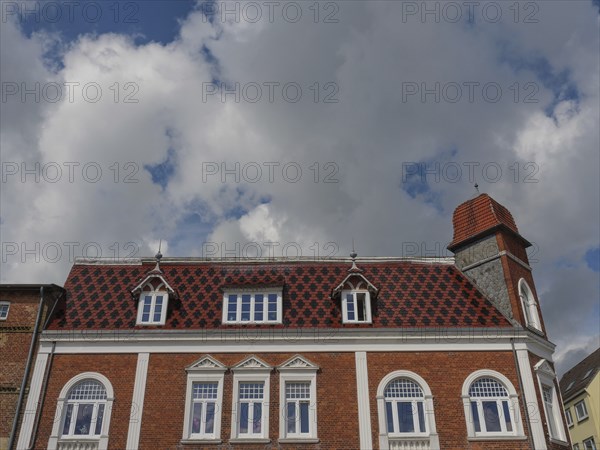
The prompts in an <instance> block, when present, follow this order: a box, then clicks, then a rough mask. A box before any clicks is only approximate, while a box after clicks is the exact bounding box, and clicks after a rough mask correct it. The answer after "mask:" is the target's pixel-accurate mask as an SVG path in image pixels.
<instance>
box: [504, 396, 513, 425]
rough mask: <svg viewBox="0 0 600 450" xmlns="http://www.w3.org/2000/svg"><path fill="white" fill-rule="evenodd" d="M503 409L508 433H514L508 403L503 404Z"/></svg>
mask: <svg viewBox="0 0 600 450" xmlns="http://www.w3.org/2000/svg"><path fill="white" fill-rule="evenodd" d="M502 409H503V412H504V423H506V431H512V430H513V427H512V422H511V421H510V410H509V408H508V402H506V401H504V402H502Z"/></svg>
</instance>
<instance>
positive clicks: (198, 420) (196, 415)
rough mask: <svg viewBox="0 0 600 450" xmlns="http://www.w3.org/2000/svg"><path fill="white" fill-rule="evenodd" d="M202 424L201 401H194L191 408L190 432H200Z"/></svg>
mask: <svg viewBox="0 0 600 450" xmlns="http://www.w3.org/2000/svg"><path fill="white" fill-rule="evenodd" d="M200 425H202V403H194V406H193V409H192V433H200Z"/></svg>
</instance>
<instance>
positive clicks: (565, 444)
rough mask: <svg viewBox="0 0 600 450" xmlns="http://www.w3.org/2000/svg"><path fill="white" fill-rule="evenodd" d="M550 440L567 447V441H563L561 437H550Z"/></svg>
mask: <svg viewBox="0 0 600 450" xmlns="http://www.w3.org/2000/svg"><path fill="white" fill-rule="evenodd" d="M550 442H552V443H553V444H557V445H562V446H563V447H568V446H569V443H568V442H567V441H563V440H561V439H556V438H550Z"/></svg>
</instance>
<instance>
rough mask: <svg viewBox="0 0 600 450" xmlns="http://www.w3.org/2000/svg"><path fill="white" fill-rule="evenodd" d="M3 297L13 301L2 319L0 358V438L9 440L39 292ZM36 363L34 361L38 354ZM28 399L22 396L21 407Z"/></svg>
mask: <svg viewBox="0 0 600 450" xmlns="http://www.w3.org/2000/svg"><path fill="white" fill-rule="evenodd" d="M0 300H1V301H8V302H10V308H9V311H8V317H7V318H6V320H3V321H0V361H2V363H1V364H2V370H0V388H2V391H3V392H2V393H0V438H6V439H8V437H9V435H10V431H11V429H12V424H13V420H14V417H15V412H16V409H17V400H18V398H19V389H20V388H21V382H22V381H23V375H24V374H25V365H26V363H27V355H28V354H29V346H30V345H31V338H32V336H33V328H34V326H35V319H36V317H37V312H38V306H39V301H40V294H39V291H35V290H32V291H18V292H17V291H13V292H6V291H3V292H0ZM45 311H47V307H46V308H45ZM42 325H43V323H42ZM33 363H35V355H34V360H33V361H32V364H33ZM32 370H33V366H32ZM30 377H31V374H30ZM26 393H27V388H26ZM26 402H27V395H25V396H24V398H23V409H22V410H24V409H25V404H26ZM21 417H22V415H21ZM17 437H18V429H17Z"/></svg>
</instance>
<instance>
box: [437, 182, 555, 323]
mask: <svg viewBox="0 0 600 450" xmlns="http://www.w3.org/2000/svg"><path fill="white" fill-rule="evenodd" d="M452 224H453V226H454V237H453V239H452V242H451V243H450V245H449V246H448V250H450V251H451V252H453V253H454V256H455V264H456V266H457V267H458V269H460V270H461V271H462V272H463V273H464V274H465V275H466V276H467V277H468V278H469V279H471V280H472V281H473V283H474V284H476V285H477V287H479V289H480V290H481V291H482V292H483V293H485V294H486V296H487V297H488V298H489V299H490V301H491V302H492V303H493V304H494V305H495V306H496V307H497V308H498V309H499V310H500V311H501V312H502V313H503V314H504V315H505V316H506V317H507V318H509V319H510V320H511V321H512V322H513V323H519V324H521V325H522V326H523V327H529V328H531V329H532V330H534V331H536V332H538V333H541V334H543V324H542V321H541V314H540V312H539V303H538V301H537V294H536V293H535V286H534V283H533V277H532V274H531V267H530V266H529V260H528V258H527V251H526V249H527V248H528V247H530V246H531V243H529V241H527V240H526V239H525V238H523V236H521V235H520V234H519V230H518V228H517V225H516V223H515V220H514V219H513V216H512V214H511V213H510V211H509V210H508V209H506V208H505V207H504V206H502V205H501V204H500V203H498V202H497V201H496V200H494V199H493V198H491V197H490V196H489V195H488V194H479V195H478V196H477V197H475V198H473V199H471V200H468V201H466V202H464V203H462V204H460V205H459V206H458V207H457V208H456V209H455V210H454V215H453V217H452ZM527 287H529V289H527Z"/></svg>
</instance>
